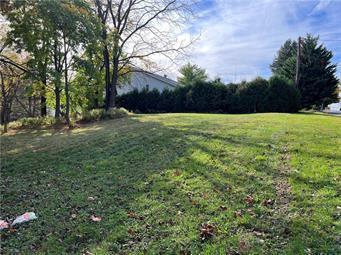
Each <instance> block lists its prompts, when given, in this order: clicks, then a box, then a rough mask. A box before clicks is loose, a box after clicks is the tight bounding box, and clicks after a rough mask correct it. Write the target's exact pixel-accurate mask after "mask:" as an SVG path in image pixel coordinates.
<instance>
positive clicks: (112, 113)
mask: <svg viewBox="0 0 341 255" xmlns="http://www.w3.org/2000/svg"><path fill="white" fill-rule="evenodd" d="M128 115H129V112H128V111H127V110H126V109H124V108H114V109H110V110H108V111H106V112H104V117H105V118H107V119H119V118H123V117H126V116H128Z"/></svg>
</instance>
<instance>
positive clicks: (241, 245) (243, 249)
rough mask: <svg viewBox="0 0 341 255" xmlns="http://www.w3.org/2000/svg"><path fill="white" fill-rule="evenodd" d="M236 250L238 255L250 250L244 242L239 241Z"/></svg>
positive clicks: (248, 245)
mask: <svg viewBox="0 0 341 255" xmlns="http://www.w3.org/2000/svg"><path fill="white" fill-rule="evenodd" d="M238 249H239V252H240V253H247V252H248V251H249V250H250V244H249V243H248V242H246V241H244V240H241V241H239V244H238Z"/></svg>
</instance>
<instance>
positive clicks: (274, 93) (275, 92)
mask: <svg viewBox="0 0 341 255" xmlns="http://www.w3.org/2000/svg"><path fill="white" fill-rule="evenodd" d="M299 109H300V93H299V91H298V90H297V89H296V88H295V87H294V86H293V84H292V83H291V82H290V81H289V80H288V79H286V78H283V77H280V76H273V77H271V78H270V80H269V91H268V95H267V110H268V111H271V112H297V111H298V110H299Z"/></svg>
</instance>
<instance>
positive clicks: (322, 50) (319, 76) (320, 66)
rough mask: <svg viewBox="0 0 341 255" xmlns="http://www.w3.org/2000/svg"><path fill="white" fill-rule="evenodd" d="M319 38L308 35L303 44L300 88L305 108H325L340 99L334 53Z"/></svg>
mask: <svg viewBox="0 0 341 255" xmlns="http://www.w3.org/2000/svg"><path fill="white" fill-rule="evenodd" d="M318 40H319V38H318V37H313V36H311V35H308V36H307V37H306V38H305V39H304V42H303V44H302V57H301V62H302V65H301V67H300V68H301V69H300V78H299V83H298V89H299V90H300V92H301V104H302V107H304V108H311V107H320V108H322V109H323V108H324V106H325V105H327V104H330V103H333V102H337V101H338V94H337V84H338V79H337V78H336V65H335V64H332V62H331V60H332V57H333V53H332V52H331V51H329V50H327V48H326V47H324V46H323V44H320V45H318Z"/></svg>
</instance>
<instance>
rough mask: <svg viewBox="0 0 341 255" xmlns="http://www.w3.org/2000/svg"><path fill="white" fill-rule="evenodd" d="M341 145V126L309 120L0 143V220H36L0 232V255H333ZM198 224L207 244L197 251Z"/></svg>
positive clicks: (140, 122) (31, 135) (28, 135)
mask: <svg viewBox="0 0 341 255" xmlns="http://www.w3.org/2000/svg"><path fill="white" fill-rule="evenodd" d="M340 138H341V118H338V117H335V116H324V115H314V114H254V115H213V114H159V115H139V116H136V115H134V116H132V117H129V118H124V119H119V120H108V121H102V122H97V123H94V124H88V125H85V126H82V127H81V128H77V129H74V130H71V131H66V130H59V131H57V130H39V131H34V130H26V131H25V130H20V131H17V132H16V133H12V134H11V133H10V134H8V135H4V136H2V137H1V159H2V161H1V213H0V216H1V219H6V218H9V219H13V218H14V217H15V216H16V215H19V214H22V213H24V212H25V211H34V212H36V214H37V216H38V219H37V220H34V221H31V222H29V223H24V224H22V225H19V226H18V227H16V231H10V230H5V231H2V232H1V253H2V254H15V253H21V254H28V253H38V254H70V253H71V254H72V253H78V254H81V253H85V254H90V253H91V254H238V253H240V254H340V252H341V249H340V246H339V245H340V236H339V234H340V226H341V225H340V213H341V212H340V209H338V208H340V206H341V201H340V176H341V175H340V174H341V150H340V147H341V139H340ZM248 195H249V196H251V197H252V198H253V203H247V201H246V197H247V196H248ZM88 197H94V198H95V199H94V200H89V199H88ZM268 199H272V200H275V203H274V204H272V205H271V204H270V205H268V206H265V205H263V201H264V200H268ZM236 212H239V216H238V215H236ZM237 214H238V213H237ZM91 215H96V216H100V217H102V221H101V222H92V221H91V220H90V216H91ZM207 222H209V223H211V224H212V225H214V226H215V228H216V230H215V234H214V236H213V237H212V238H208V239H206V240H201V238H200V226H201V224H203V223H207Z"/></svg>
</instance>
